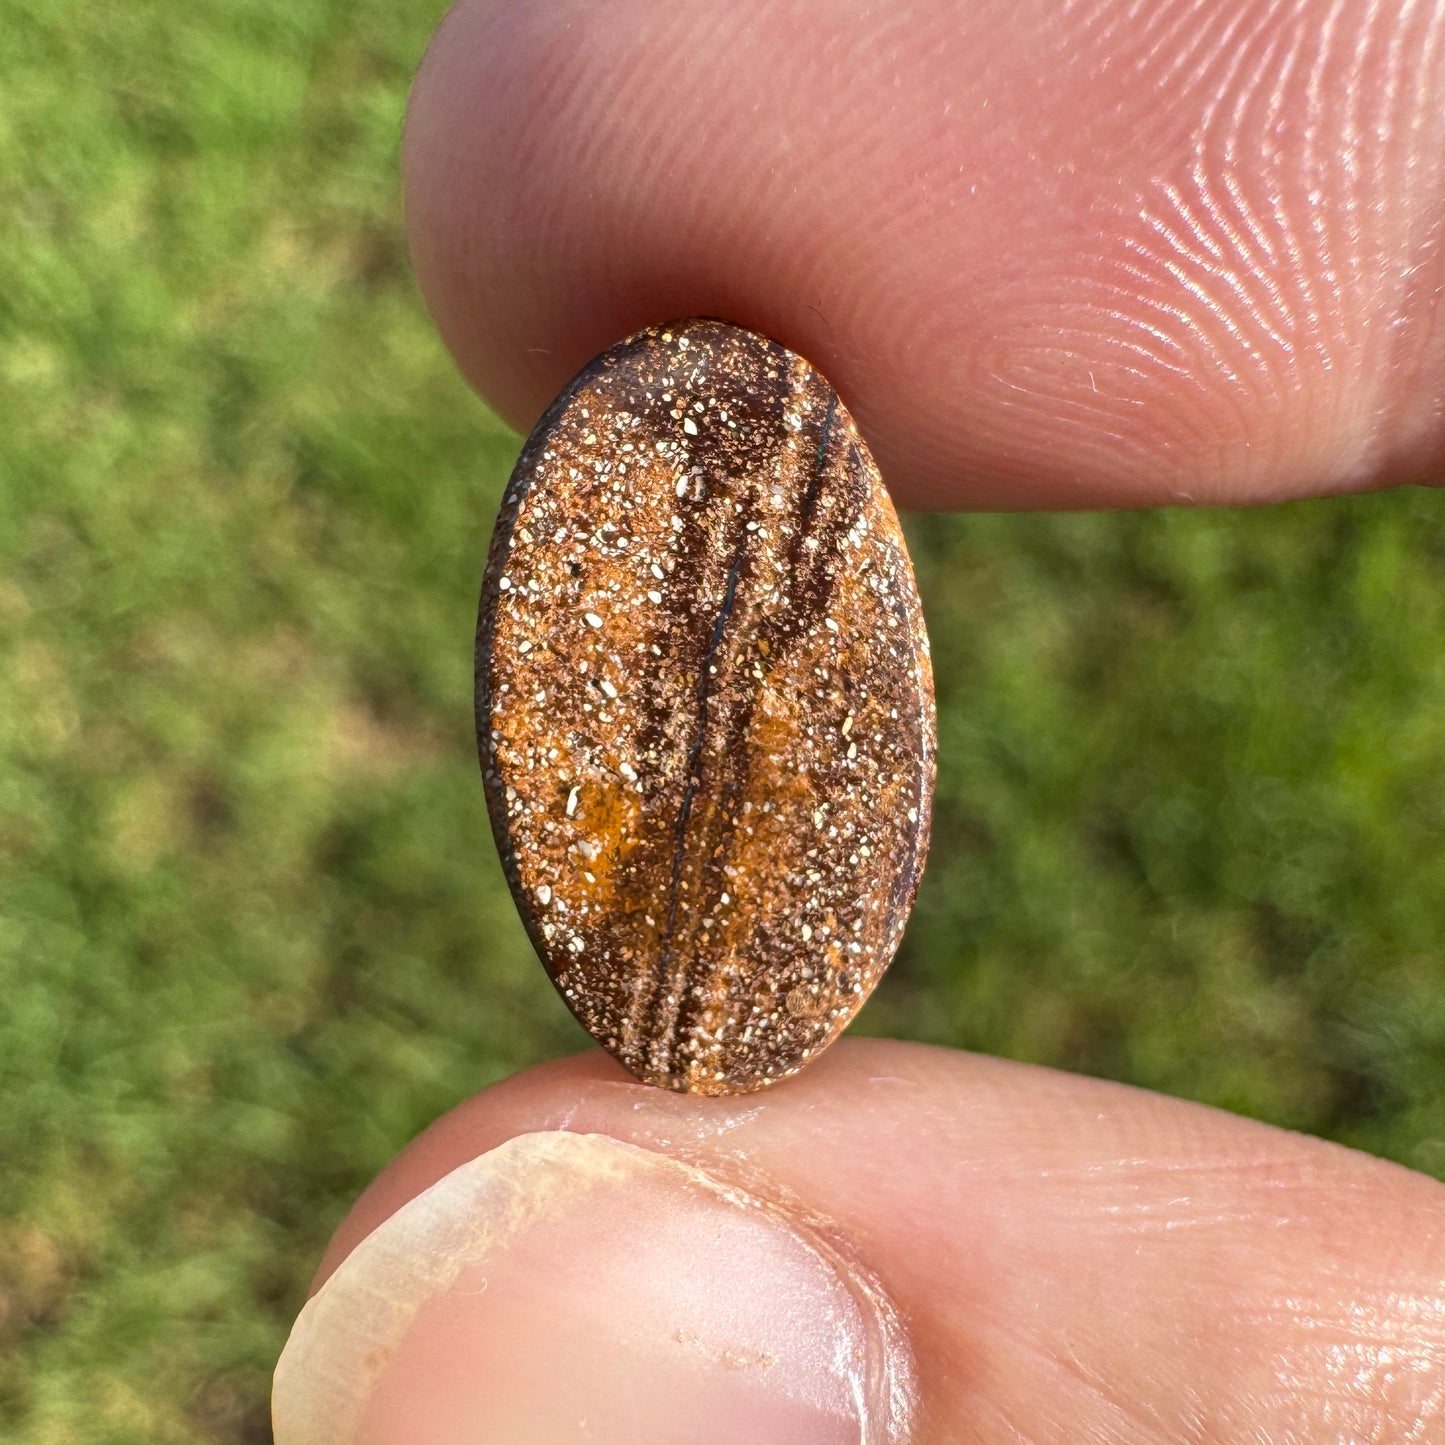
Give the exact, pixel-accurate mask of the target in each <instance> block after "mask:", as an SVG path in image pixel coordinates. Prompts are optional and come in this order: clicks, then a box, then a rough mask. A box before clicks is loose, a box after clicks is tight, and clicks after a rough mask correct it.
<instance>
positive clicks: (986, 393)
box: [406, 0, 1445, 507]
mask: <svg viewBox="0 0 1445 1445" xmlns="http://www.w3.org/2000/svg"><path fill="white" fill-rule="evenodd" d="M1332 13H1333V11H1332V7H1330V6H1329V5H1328V4H1327V3H1325V0H1318V3H1310V4H1305V5H1300V6H1296V7H1294V9H1293V10H1292V11H1291V13H1290V15H1289V16H1288V17H1287V18H1284V19H1281V18H1280V17H1279V16H1278V15H1277V14H1276V13H1275V9H1274V7H1273V6H1272V5H1270V4H1266V3H1264V0H1249V3H1246V4H1245V5H1243V6H1239V7H1223V8H1220V9H1219V10H1218V12H1217V13H1215V12H1207V13H1206V12H1200V11H1199V8H1198V7H1197V6H1195V5H1193V4H1192V3H1186V0H1166V3H1163V4H1161V5H1159V6H1156V7H1154V9H1153V10H1152V11H1151V15H1150V18H1149V23H1148V24H1147V25H1142V26H1141V25H1140V24H1138V23H1136V21H1135V20H1134V19H1131V16H1132V15H1133V10H1132V7H1130V6H1128V5H1126V4H1124V3H1123V0H1098V3H1093V4H1089V5H1073V6H1067V7H1065V8H1064V9H1063V10H1062V11H1060V9H1059V7H1058V6H1057V5H1056V4H1053V3H1045V0H1039V3H1032V0H1031V3H1026V4H1010V5H1006V6H1005V5H1002V4H997V5H996V4H984V5H979V6H970V7H959V6H957V5H953V4H950V3H946V0H907V3H904V4H899V5H897V6H893V7H887V8H885V9H881V10H880V9H879V8H878V7H876V6H869V5H864V4H862V3H859V4H857V5H851V4H850V5H844V6H839V5H837V4H835V3H832V0H808V3H804V4H798V5H790V6H786V7H776V6H761V5H751V4H739V5H735V6H727V7H662V8H659V7H657V6H654V5H651V4H647V3H645V0H617V3H614V4H610V5H608V6H606V7H597V6H595V5H587V4H583V3H581V0H560V3H556V4H549V5H546V6H536V5H531V4H525V3H521V0H463V3H462V4H460V5H458V6H457V7H456V9H455V10H454V11H453V12H452V14H451V16H450V17H449V19H448V20H447V22H446V25H445V27H444V29H443V31H442V33H441V35H440V36H439V37H438V40H437V42H436V44H435V45H434V46H433V48H432V52H431V54H430V55H429V58H428V61H427V64H426V66H425V67H424V68H423V71H422V73H421V75H420V77H419V79H418V83H417V87H416V91H415V94H414V97H413V103H412V110H411V120H410V123H409V127H408V135H407V146H406V161H407V164H406V184H407V209H408V219H409V227H410V233H411V237H412V246H413V251H414V255H415V259H416V268H417V273H418V276H419V278H420V281H421V285H422V289H423V292H424V294H425V296H426V298H427V301H428V304H429V306H430V307H431V310H432V313H433V315H434V316H435V317H436V319H437V323H438V325H439V327H440V328H441V330H442V334H443V336H444V337H445V339H446V341H447V343H448V345H449V346H450V347H451V349H452V351H453V352H454V353H455V355H456V356H457V358H458V361H459V363H460V364H461V366H462V369H463V370H464V372H465V373H466V374H467V376H468V377H469V378H470V379H471V381H472V382H473V384H474V385H476V386H477V388H478V389H479V390H480V391H481V392H482V394H483V395H484V396H486V397H487V398H488V399H489V400H490V401H491V402H492V403H493V404H494V405H495V406H496V407H497V408H498V410H499V411H500V412H501V413H502V414H503V415H504V416H505V417H506V418H507V419H508V420H510V421H511V422H512V423H513V424H514V425H517V426H519V427H521V428H526V427H528V426H530V424H531V423H532V421H533V420H534V419H535V418H536V416H537V415H538V414H539V413H540V411H541V409H542V407H543V406H544V405H545V404H546V402H547V401H548V400H549V399H550V398H551V396H552V395H554V394H555V392H556V391H557V390H558V388H559V387H560V386H561V385H562V384H563V383H564V382H565V380H566V379H567V378H568V377H569V376H570V375H571V374H573V372H574V371H575V370H576V369H577V368H578V367H579V366H580V365H581V364H583V363H584V362H585V361H586V360H588V359H590V357H591V356H593V355H595V354H596V353H598V352H600V351H601V350H602V349H604V348H605V347H606V346H608V345H610V344H612V343H613V342H614V341H616V340H618V339H619V338H620V337H621V336H623V335H625V334H627V333H629V332H631V331H633V330H635V329H636V328H638V327H640V326H643V325H646V324H651V323H655V322H662V321H668V320H673V319H676V318H677V317H679V316H684V315H696V314H703V315H718V316H723V317H726V318H728V319H730V320H733V321H735V322H738V323H740V324H742V325H745V326H749V327H752V328H754V329H757V330H761V331H764V332H766V333H768V334H770V335H772V336H774V337H776V338H777V339H778V340H779V341H782V342H783V343H785V344H786V345H789V346H790V347H792V348H793V349H795V350H797V351H799V352H800V353H801V354H803V355H805V356H807V357H808V358H809V360H811V361H812V362H814V364H816V365H817V366H819V367H820V369H821V370H822V371H823V372H824V373H825V374H826V375H828V377H829V379H830V380H831V381H832V382H833V383H834V385H836V386H837V387H838V389H839V391H840V393H841V394H842V395H843V396H844V398H845V400H846V401H847V402H848V405H849V407H850V410H851V411H852V412H853V413H854V415H855V416H856V417H857V418H858V421H859V424H860V426H861V427H862V429H863V430H864V432H865V433H866V434H867V436H868V438H869V442H870V446H871V447H872V449H873V451H874V453H875V455H876V456H877V458H878V460H879V463H880V466H881V467H882V469H883V471H884V475H885V477H886V478H887V479H888V482H889V485H890V487H891V488H892V489H893V491H894V493H895V496H896V497H897V499H898V500H899V501H900V502H903V503H905V504H913V505H927V506H972V507H1000V506H1003V507H1011V506H1099V505H1138V504H1156V503H1160V502H1170V501H1194V502H1207V501H1231V502H1246V501H1268V500H1274V499H1279V498H1282V497H1286V496H1296V495H1303V494H1306V493H1312V492H1330V491H1340V490H1351V489H1357V488H1362V487H1370V486H1378V485H1383V484H1386V483H1390V482H1399V481H1409V480H1426V479H1429V478H1430V477H1431V475H1432V474H1434V473H1436V472H1437V471H1438V469H1439V467H1440V466H1441V464H1442V458H1445V414H1442V413H1441V411H1440V407H1439V400H1438V399H1439V394H1440V389H1441V381H1442V375H1445V372H1442V368H1445V351H1442V348H1441V344H1440V342H1441V336H1442V335H1445V332H1442V329H1441V322H1440V317H1441V315H1442V314H1445V312H1442V310H1441V308H1440V307H1439V306H1438V304H1437V300H1438V296H1439V294H1440V285H1441V278H1442V276H1445V244H1442V235H1445V233H1442V226H1441V222H1440V198H1441V195H1442V193H1445V167H1442V166H1441V164H1440V162H1439V159H1438V157H1439V155H1440V154H1442V153H1445V108H1442V107H1441V106H1440V105H1439V103H1438V100H1439V96H1440V94H1441V93H1442V91H1445V43H1442V39H1441V37H1442V35H1445V12H1441V11H1439V10H1438V9H1436V10H1433V11H1432V10H1431V9H1430V7H1420V6H1415V5H1411V4H1409V3H1408V0H1384V3H1381V4H1379V5H1372V6H1361V7H1355V9H1354V10H1352V11H1350V12H1349V13H1348V14H1347V15H1344V16H1343V18H1342V19H1338V20H1334V21H1332V20H1331V19H1330V15H1331V14H1332ZM1185 33H1187V34H1189V35H1190V36H1191V42H1190V45H1189V46H1188V47H1187V53H1181V51H1180V49H1179V46H1178V45H1177V44H1176V43H1174V42H1175V41H1177V39H1178V37H1179V36H1180V35H1181V34H1185ZM1161 91H1166V92H1167V93H1169V94H1171V96H1172V97H1173V98H1172V100H1171V103H1170V104H1169V105H1168V106H1160V105H1159V104H1158V103H1157V100H1156V97H1157V95H1158V94H1159V93H1160V92H1161ZM1366 131H1369V132H1371V133H1378V134H1380V135H1383V136H1388V137H1389V142H1390V143H1389V144H1387V145H1381V146H1379V147H1375V148H1372V149H1370V151H1369V155H1368V160H1369V164H1368V165H1363V166H1356V165H1355V164H1354V163H1353V162H1351V161H1350V160H1349V159H1348V158H1349V156H1350V155H1352V154H1354V153H1355V151H1357V150H1358V147H1353V148H1352V143H1351V141H1350V137H1351V136H1354V135H1358V134H1362V133H1365V132H1366Z"/></svg>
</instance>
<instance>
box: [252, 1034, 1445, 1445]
mask: <svg viewBox="0 0 1445 1445" xmlns="http://www.w3.org/2000/svg"><path fill="white" fill-rule="evenodd" d="M556 1131H569V1132H556ZM322 1273H323V1275H324V1276H325V1277H326V1282H325V1283H324V1284H323V1285H322V1287H321V1289H320V1291H319V1292H318V1293H317V1295H316V1296H315V1297H314V1298H313V1299H312V1301H311V1303H310V1304H309V1305H307V1307H306V1309H305V1310H304V1311H303V1312H302V1315H301V1318H300V1320H299V1321H298V1322H297V1325H296V1328H295V1330H294V1331H293V1333H292V1336H291V1340H290V1343H289V1344H288V1345H287V1348H286V1352H285V1354H284V1355H283V1357H282V1360H281V1364H280V1367H279V1368H278V1370H277V1374H276V1389H275V1396H274V1410H275V1425H276V1445H423V1442H424V1445H462V1442H467V1445H492V1442H508V1445H510V1442H514V1441H516V1442H521V1441H525V1442H526V1445H553V1442H562V1441H577V1440H591V1441H599V1442H606V1445H623V1442H627V1445H631V1442H636V1441H654V1440H656V1441H665V1442H667V1445H716V1442H718V1441H724V1440H726V1441H733V1440H737V1441H748V1442H758V1445H763V1442H766V1445H790V1442H807V1445H832V1442H835V1441H837V1442H841V1441H849V1442H863V1445H879V1442H884V1445H886V1442H891V1441H897V1440H905V1439H906V1440H911V1441H917V1442H920V1445H921V1442H929V1441H945V1440H949V1441H959V1440H970V1441H979V1442H984V1441H1000V1442H1002V1441H1015V1442H1016V1441H1019V1440H1097V1441H1106V1440H1107V1441H1137V1442H1141V1445H1146V1442H1160V1445H1162V1442H1166V1441H1187V1440H1193V1441H1198V1440H1218V1441H1231V1440H1239V1441H1244V1440H1279V1441H1292V1440H1326V1439H1329V1440H1334V1439H1341V1440H1345V1439H1348V1440H1378V1441H1399V1442H1402V1445H1403V1442H1408V1441H1425V1440H1434V1439H1439V1438H1440V1429H1441V1426H1442V1423H1445V1291H1442V1287H1441V1282H1442V1280H1445V1191H1442V1189H1441V1186H1440V1185H1438V1184H1435V1183H1433V1182H1431V1181H1430V1180H1428V1179H1425V1178H1423V1177H1422V1176H1420V1175H1415V1174H1410V1173H1408V1172H1407V1171H1405V1170H1403V1169H1399V1168H1396V1167H1394V1166H1392V1165H1388V1164H1383V1163H1380V1162H1379V1161H1378V1160H1373V1159H1368V1158H1366V1157H1364V1156H1363V1155H1359V1154H1354V1153H1351V1152H1350V1151H1348V1150H1345V1149H1340V1148H1337V1147H1335V1146H1332V1145H1327V1144H1322V1143H1320V1142H1318V1141H1317V1140H1312V1139H1304V1138H1299V1137H1297V1136H1295V1135H1290V1134H1286V1133H1283V1132H1281V1131H1279V1130H1276V1129H1269V1128H1266V1127H1264V1126H1262V1125H1259V1124H1255V1123H1251V1122H1249V1121H1248V1120H1243V1119H1235V1118H1231V1117H1229V1116H1228V1115H1225V1114H1221V1113H1217V1112H1215V1111H1213V1110H1210V1109H1203V1108H1200V1107H1199V1106H1197V1105H1192V1104H1185V1103H1180V1102H1178V1101H1175V1100H1169V1099H1164V1098H1159V1097H1157V1096H1154V1095H1150V1094H1145V1093H1142V1092H1140V1091H1138V1090H1135V1089H1126V1088H1121V1087H1120V1086H1118V1085H1113V1084H1106V1083H1102V1082H1099V1081H1096V1080H1089V1079H1079V1078H1069V1077H1068V1076H1066V1075H1063V1074H1056V1073H1051V1072H1049V1071H1047V1070H1042V1069H1030V1068H1024V1067H1022V1066H1019V1065H1016V1064H1008V1063H1004V1062H1002V1061H999V1060H990V1059H982V1058H972V1057H970V1056H968V1055H966V1054H955V1053H950V1052H948V1051H947V1050H942V1049H926V1048H922V1047H919V1046H916V1045H907V1044H898V1043H889V1042H884V1041H881V1040H853V1041H848V1040H845V1041H843V1042H842V1043H840V1044H839V1045H838V1046H837V1047H836V1048H834V1049H832V1050H830V1051H829V1053H828V1054H826V1055H825V1056H824V1057H823V1058H821V1059H819V1060H818V1061H817V1063H815V1064H814V1065H812V1066H811V1067H810V1068H809V1069H808V1070H807V1071H806V1072H805V1073H804V1074H802V1075H800V1076H798V1077H797V1078H795V1079H791V1080H789V1081H788V1082H787V1083H786V1084H784V1085H781V1086H779V1087H778V1088H776V1089H773V1090H770V1091H768V1092H767V1093H765V1094H761V1095H748V1096H743V1097H734V1098H721V1099H701V1098H695V1097H689V1096H686V1095H679V1094H671V1093H668V1092H666V1091H664V1090H661V1089H653V1088H649V1087H647V1086H644V1085H640V1084H638V1083H636V1082H635V1081H633V1080H631V1079H628V1078H626V1077H625V1076H624V1075H623V1074H622V1071H621V1070H620V1069H619V1068H618V1067H617V1065H615V1064H613V1063H611V1062H609V1061H604V1060H603V1059H601V1058H600V1057H598V1056H597V1055H587V1056H583V1057H580V1058H576V1059H569V1060H565V1061H562V1062H560V1063H556V1064H550V1065H545V1066H543V1067H541V1068H538V1069H533V1070H530V1071H528V1072H527V1073H525V1074H520V1075H518V1076H517V1077H516V1078H514V1079H511V1080H508V1081H507V1082H506V1083H504V1084H500V1085H498V1086H497V1087H495V1088H493V1089H489V1090H488V1091H487V1092H486V1093H484V1094H482V1095H480V1096H478V1097H477V1098H475V1099H473V1100H472V1101H471V1102H470V1103H467V1104H464V1105H462V1106H461V1107H460V1108H459V1109H457V1110H456V1111H454V1112H453V1113H452V1114H450V1115H448V1116H447V1117H446V1118H445V1119H443V1120H441V1121H440V1122H439V1123H438V1124H436V1125H435V1126H434V1127H433V1128H432V1129H430V1130H429V1131H427V1133H426V1134H424V1135H422V1137H421V1138H420V1139H418V1140H417V1141H416V1143H415V1144H413V1145H412V1146H411V1147H410V1148H409V1149H407V1150H406V1151H405V1152H404V1153H403V1154H402V1155H401V1157H400V1158H399V1159H398V1160H397V1161H396V1162H395V1163H394V1164H393V1165H392V1167H391V1168H390V1169H388V1170H387V1171H386V1172H385V1173H384V1174H382V1176H381V1177H380V1178H379V1179H378V1180H377V1181H376V1183H375V1184H374V1185H373V1186H372V1188H371V1189H370V1190H368V1191H367V1193H366V1194H365V1195H364V1196H363V1197H362V1199H361V1200H360V1202H359V1203H358V1204H357V1206H356V1208H355V1209H354V1210H353V1211H352V1214H351V1216H350V1217H349V1218H348V1220H347V1221H346V1222H345V1223H344V1224H343V1225H342V1227H341V1229H340V1231H339V1232H338V1234H337V1237H336V1240H335V1241H334V1243H333V1245H332V1248H331V1251H330V1253H329V1255H328V1257H327V1260H326V1262H325V1263H324V1264H323V1267H322Z"/></svg>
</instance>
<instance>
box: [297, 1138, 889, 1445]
mask: <svg viewBox="0 0 1445 1445" xmlns="http://www.w3.org/2000/svg"><path fill="white" fill-rule="evenodd" d="M912 1400H913V1388H912V1368H911V1358H910V1355H909V1352H908V1349H907V1345H906V1341H905V1339H904V1336H903V1333H902V1331H901V1329H900V1327H899V1325H898V1322H897V1319H896V1316H895V1315H894V1312H893V1310H892V1309H891V1307H890V1305H889V1304H888V1301H887V1299H886V1298H885V1296H884V1295H883V1293H882V1291H881V1290H880V1289H879V1288H878V1287H877V1285H876V1283H875V1282H873V1281H872V1280H871V1279H869V1278H868V1277H867V1276H866V1274H865V1273H864V1272H863V1271H862V1270H861V1269H860V1268H858V1267H857V1266H855V1265H853V1264H851V1263H849V1262H848V1261H846V1260H845V1259H844V1258H843V1256H842V1255H841V1254H840V1253H839V1252H838V1251H837V1250H836V1249H834V1248H833V1247H832V1246H831V1245H829V1244H828V1243H827V1242H826V1241H825V1240H823V1239H822V1238H821V1236H819V1235H818V1234H817V1232H816V1231H815V1230H814V1229H812V1228H810V1227H808V1226H806V1225H804V1224H803V1223H801V1222H799V1221H797V1220H794V1219H793V1218H792V1217H791V1216H789V1215H788V1214H786V1213H785V1212H784V1211H782V1210H780V1209H779V1208H777V1207H775V1206H774V1205H771V1204H767V1203H764V1202H762V1201H760V1200H758V1199H756V1198H753V1197H752V1196H751V1195H748V1194H745V1193H742V1192H740V1191H739V1190H737V1189H733V1188H730V1187H727V1186H724V1185H722V1184H720V1183H719V1182H718V1181H716V1180H715V1179H713V1178H712V1177H711V1176H709V1175H707V1174H705V1173H703V1172H702V1171H700V1170H698V1169H695V1168H692V1167H690V1166H688V1165H686V1164H682V1163H679V1162H678V1161H677V1160H675V1159H671V1158H669V1157H667V1156H666V1155H661V1154H656V1153H652V1152H650V1151H648V1150H645V1149H639V1148H636V1147H635V1146H633V1145H630V1144H623V1143H620V1142H619V1141H617V1140H615V1139H610V1138H606V1137H603V1136H601V1135H595V1134H568V1133H544V1134H524V1135H521V1136H519V1137H518V1138H515V1139H512V1140H510V1141H508V1142H507V1143H506V1144H503V1145H502V1146H501V1147H500V1148H498V1149H494V1150H492V1151H491V1152H490V1153H488V1154H484V1155H482V1156H481V1157H480V1158H477V1159H473V1160H471V1161H470V1162H469V1163H467V1164H464V1165H462V1166H461V1167H460V1168H459V1169H456V1170H454V1171H453V1172H452V1173H451V1174H449V1175H447V1176H446V1177H445V1178H444V1179H442V1180H440V1181H439V1182H438V1183H436V1184H435V1185H433V1186H432V1187H431V1188H430V1189H428V1190H427V1191H426V1192H425V1193H423V1194H420V1195H418V1196H417V1197H416V1198H415V1199H413V1200H412V1201H411V1202H410V1203H409V1204H407V1205H405V1206H404V1207H403V1208H402V1209H400V1210H398V1211H397V1213H396V1214H394V1215H392V1217H391V1218H390V1219H388V1220H387V1221H386V1222H385V1223H384V1224H382V1225H381V1226H380V1227H379V1228H378V1229H377V1230H375V1231H374V1232H373V1233H372V1234H371V1235H369V1236H368V1237H367V1238H366V1239H365V1240H363V1241H362V1243H361V1244H359V1245H358V1246H357V1247H356V1248H355V1249H354V1250H353V1251H352V1253H351V1254H350V1255H349V1256H348V1257H347V1259H346V1261H345V1262H344V1263H343V1264H342V1265H341V1267H340V1268H339V1269H338V1270H337V1271H336V1272H335V1273H334V1274H333V1275H332V1276H331V1278H330V1279H329V1280H327V1282H326V1283H325V1284H324V1285H323V1286H322V1288H321V1289H320V1291H319V1292H318V1293H317V1294H316V1295H315V1297H314V1298H313V1299H312V1300H311V1301H310V1302H309V1303H308V1304H307V1306H306V1307H305V1309H304V1310H302V1312H301V1315H300V1317H299V1318H298V1319H297V1321H296V1325H295V1328H294V1329H293V1330H292V1332H291V1338H290V1340H289V1341H288V1342H287V1345H286V1349H285V1351H284V1352H283V1354H282V1356H281V1361H280V1363H279V1365H278V1366H277V1369H276V1379H275V1390H274V1394H273V1397H272V1412H273V1420H274V1429H275V1439H276V1445H363V1442H364V1445H399V1442H411V1441H426V1442H427V1445H461V1442H463V1441H465V1442H467V1445H479V1442H486V1441H523V1440H525V1441H527V1442H529V1445H547V1442H550V1441H553V1440H557V1441H562V1440H567V1441H574V1440H578V1439H586V1440H589V1441H595V1442H612V1441H617V1442H623V1441H626V1442H635V1441H639V1440H666V1441H669V1442H675V1445H684V1442H694V1441H695V1442H703V1441H717V1440H757V1441H763V1440H766V1441H769V1442H770V1445H772V1442H777V1445H786V1442H793V1441H796V1442H800V1445H801V1442H807V1445H834V1442H845V1441H846V1442H849V1445H855V1442H865V1445H877V1442H891V1441H899V1440H903V1439H905V1438H906V1437H907V1432H908V1424H909V1415H910V1413H911V1405H912Z"/></svg>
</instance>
